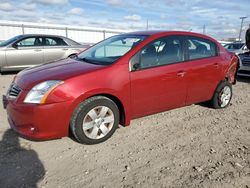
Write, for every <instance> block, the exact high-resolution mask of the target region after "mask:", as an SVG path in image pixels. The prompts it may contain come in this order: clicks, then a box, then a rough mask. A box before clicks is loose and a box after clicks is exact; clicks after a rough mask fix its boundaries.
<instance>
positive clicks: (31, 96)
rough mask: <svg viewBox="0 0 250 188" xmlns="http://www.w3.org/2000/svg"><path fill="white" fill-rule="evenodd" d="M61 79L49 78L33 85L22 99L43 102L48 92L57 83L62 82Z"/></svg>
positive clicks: (37, 102) (26, 101) (27, 101)
mask: <svg viewBox="0 0 250 188" xmlns="http://www.w3.org/2000/svg"><path fill="white" fill-rule="evenodd" d="M62 83H63V81H60V80H49V81H45V82H42V83H40V84H37V85H36V86H34V87H33V88H32V89H31V90H30V92H29V93H28V94H27V96H26V97H25V99H24V102H25V103H36V104H42V103H45V100H46V98H47V96H48V95H49V93H50V92H51V91H52V90H53V89H55V88H56V87H57V86H58V85H60V84H62Z"/></svg>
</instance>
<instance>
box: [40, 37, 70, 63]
mask: <svg viewBox="0 0 250 188" xmlns="http://www.w3.org/2000/svg"><path fill="white" fill-rule="evenodd" d="M43 45H44V63H49V62H52V61H56V60H60V59H63V58H65V54H66V53H67V51H68V50H69V49H68V48H69V46H68V45H67V43H66V42H65V41H64V40H63V39H61V38H58V37H43Z"/></svg>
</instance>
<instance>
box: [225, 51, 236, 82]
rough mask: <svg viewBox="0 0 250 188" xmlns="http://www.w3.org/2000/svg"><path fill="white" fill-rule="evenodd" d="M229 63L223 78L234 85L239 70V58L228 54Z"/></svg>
mask: <svg viewBox="0 0 250 188" xmlns="http://www.w3.org/2000/svg"><path fill="white" fill-rule="evenodd" d="M230 55H231V61H230V64H229V66H228V68H227V69H226V73H225V78H226V79H227V80H228V82H229V83H231V84H236V75H237V71H238V68H239V57H238V56H236V55H235V54H234V53H230Z"/></svg>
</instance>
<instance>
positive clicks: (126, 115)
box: [72, 89, 131, 126]
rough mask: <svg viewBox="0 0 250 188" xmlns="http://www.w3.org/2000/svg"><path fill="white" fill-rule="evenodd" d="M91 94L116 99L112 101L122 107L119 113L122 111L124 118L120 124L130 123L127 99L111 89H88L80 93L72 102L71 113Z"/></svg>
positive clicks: (91, 95)
mask: <svg viewBox="0 0 250 188" xmlns="http://www.w3.org/2000/svg"><path fill="white" fill-rule="evenodd" d="M93 96H107V97H108V98H110V99H111V100H113V99H116V101H114V102H116V103H117V102H119V104H120V105H121V106H120V107H121V108H122V109H120V110H121V113H123V115H124V119H123V121H122V124H123V125H125V126H128V125H129V124H130V121H131V114H130V110H129V109H130V106H129V103H128V101H126V100H124V99H123V98H122V96H119V95H118V94H117V93H116V92H115V91H113V90H111V89H102V90H101V91H99V90H92V91H89V92H87V93H84V94H82V95H80V96H79V97H78V98H77V99H75V100H74V102H73V104H72V114H73V112H74V110H75V109H76V108H77V106H78V105H79V104H80V103H81V102H83V101H85V100H86V99H88V98H91V97H93ZM117 100H118V101H117ZM119 104H117V105H119ZM118 107H119V106H118Z"/></svg>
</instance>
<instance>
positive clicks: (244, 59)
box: [238, 29, 250, 77]
mask: <svg viewBox="0 0 250 188" xmlns="http://www.w3.org/2000/svg"><path fill="white" fill-rule="evenodd" d="M245 46H246V48H247V50H246V51H245V52H244V53H241V54H239V55H238V56H239V61H240V64H239V69H238V76H247V77H250V29H248V30H247V32H246V44H245Z"/></svg>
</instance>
